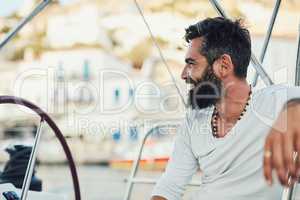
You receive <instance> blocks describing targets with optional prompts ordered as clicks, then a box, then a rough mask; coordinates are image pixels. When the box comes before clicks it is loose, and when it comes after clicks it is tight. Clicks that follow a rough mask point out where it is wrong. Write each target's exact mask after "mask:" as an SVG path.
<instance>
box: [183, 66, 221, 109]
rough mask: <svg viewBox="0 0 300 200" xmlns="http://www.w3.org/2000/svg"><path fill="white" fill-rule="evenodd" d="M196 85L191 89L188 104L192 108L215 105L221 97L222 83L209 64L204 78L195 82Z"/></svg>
mask: <svg viewBox="0 0 300 200" xmlns="http://www.w3.org/2000/svg"><path fill="white" fill-rule="evenodd" d="M194 85H195V87H194V88H193V89H191V90H190V91H189V98H188V105H189V106H191V107H192V109H203V108H207V107H210V106H212V105H215V104H216V103H217V102H218V100H219V99H220V98H221V92H222V83H221V81H220V79H219V78H218V77H216V76H215V74H214V73H213V71H212V66H208V67H207V70H206V72H205V73H204V75H203V78H202V79H201V80H200V81H198V82H195V83H194Z"/></svg>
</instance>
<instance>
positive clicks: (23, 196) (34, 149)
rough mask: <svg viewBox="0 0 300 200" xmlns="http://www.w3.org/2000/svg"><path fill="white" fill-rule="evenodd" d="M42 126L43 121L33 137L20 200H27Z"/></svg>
mask: <svg viewBox="0 0 300 200" xmlns="http://www.w3.org/2000/svg"><path fill="white" fill-rule="evenodd" d="M43 124H44V120H43V119H41V121H40V124H39V127H38V129H37V133H36V135H35V140H34V145H33V147H32V150H31V154H30V158H29V162H28V165H27V169H26V174H25V177H24V181H23V186H22V192H21V200H26V199H27V195H28V191H29V187H30V183H31V179H32V174H33V171H34V166H35V161H36V157H37V151H38V147H39V144H40V139H41V133H42V128H43Z"/></svg>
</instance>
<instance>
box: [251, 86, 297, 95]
mask: <svg viewBox="0 0 300 200" xmlns="http://www.w3.org/2000/svg"><path fill="white" fill-rule="evenodd" d="M291 92H293V93H294V92H298V93H299V95H300V87H299V86H291V85H287V84H276V85H271V86H267V87H265V88H261V89H258V90H256V91H255V94H256V95H258V96H259V95H270V96H273V95H278V96H282V95H283V96H286V95H289V93H291Z"/></svg>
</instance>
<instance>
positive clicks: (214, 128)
mask: <svg viewBox="0 0 300 200" xmlns="http://www.w3.org/2000/svg"><path fill="white" fill-rule="evenodd" d="M251 94H252V89H251V85H250V91H249V94H248V99H247V102H246V104H245V107H244V109H243V111H242V112H241V114H240V116H239V118H238V121H239V120H241V119H242V117H243V115H244V114H245V113H246V111H247V106H248V105H249V101H250V99H251ZM218 117H219V113H218V110H217V107H216V106H215V108H214V111H213V114H212V121H211V126H212V134H213V136H214V137H218V125H217V120H218Z"/></svg>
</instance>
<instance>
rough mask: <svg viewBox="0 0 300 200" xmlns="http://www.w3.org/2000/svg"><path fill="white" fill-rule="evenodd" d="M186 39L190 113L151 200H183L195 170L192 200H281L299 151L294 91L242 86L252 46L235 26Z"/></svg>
mask: <svg viewBox="0 0 300 200" xmlns="http://www.w3.org/2000/svg"><path fill="white" fill-rule="evenodd" d="M185 39H186V40H187V42H188V44H189V47H188V51H187V54H186V58H185V61H186V66H185V67H184V69H183V72H182V78H183V79H184V80H186V82H187V83H190V84H192V85H193V86H194V87H193V89H191V91H190V92H189V105H190V107H191V109H190V110H189V111H188V112H187V116H186V118H185V120H184V123H183V124H182V127H181V130H180V131H178V134H177V137H176V140H175V145H174V150H173V153H172V155H171V157H170V160H169V163H168V165H167V168H166V171H165V173H164V174H163V176H162V177H161V178H160V180H159V181H158V183H157V184H156V186H155V188H154V190H153V193H152V200H165V199H167V200H178V199H181V197H182V194H183V193H184V190H185V187H186V185H187V184H188V183H189V182H190V180H191V178H192V176H193V174H195V172H196V171H197V170H198V169H200V170H201V178H202V179H201V181H202V183H201V186H200V187H199V189H198V191H197V193H195V194H194V196H193V197H191V199H201V200H202V199H203V200H211V199H222V200H276V199H280V197H281V194H282V190H283V187H282V186H281V185H280V183H281V184H282V185H288V183H291V182H293V181H295V180H296V178H297V169H298V168H299V167H298V166H299V163H298V159H296V162H294V158H295V156H294V155H293V152H294V151H299V150H300V131H299V129H300V126H299V124H297V122H296V121H297V119H298V120H299V119H300V106H299V105H300V103H299V100H297V99H295V98H299V97H300V90H299V88H296V87H292V88H288V87H285V86H282V85H277V86H271V87H267V88H265V89H262V90H259V91H256V92H253V91H252V88H251V86H250V85H249V84H248V83H247V81H246V77H247V67H248V65H249V62H250V56H251V40H250V35H249V32H248V30H247V29H245V28H244V27H243V26H242V25H241V22H240V21H235V22H233V21H231V20H228V19H224V18H221V17H217V18H208V19H205V20H204V21H200V22H198V23H197V24H195V25H191V26H190V27H189V28H188V29H186V35H185ZM287 121H288V122H289V123H286V122H287ZM283 133H284V134H283ZM295 141H297V144H294V143H295ZM264 144H265V150H264ZM293 156H294V157H293ZM263 160H264V164H265V166H264V167H263ZM263 168H264V170H263ZM273 168H275V169H276V172H277V175H278V178H279V181H277V179H274V180H273V179H272V176H271V172H272V169H273ZM288 172H289V173H288ZM288 174H289V175H290V176H291V179H290V182H289V180H288V176H287V175H288ZM298 174H300V172H299V173H298ZM263 175H265V178H266V180H267V181H265V179H264V176H263Z"/></svg>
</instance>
